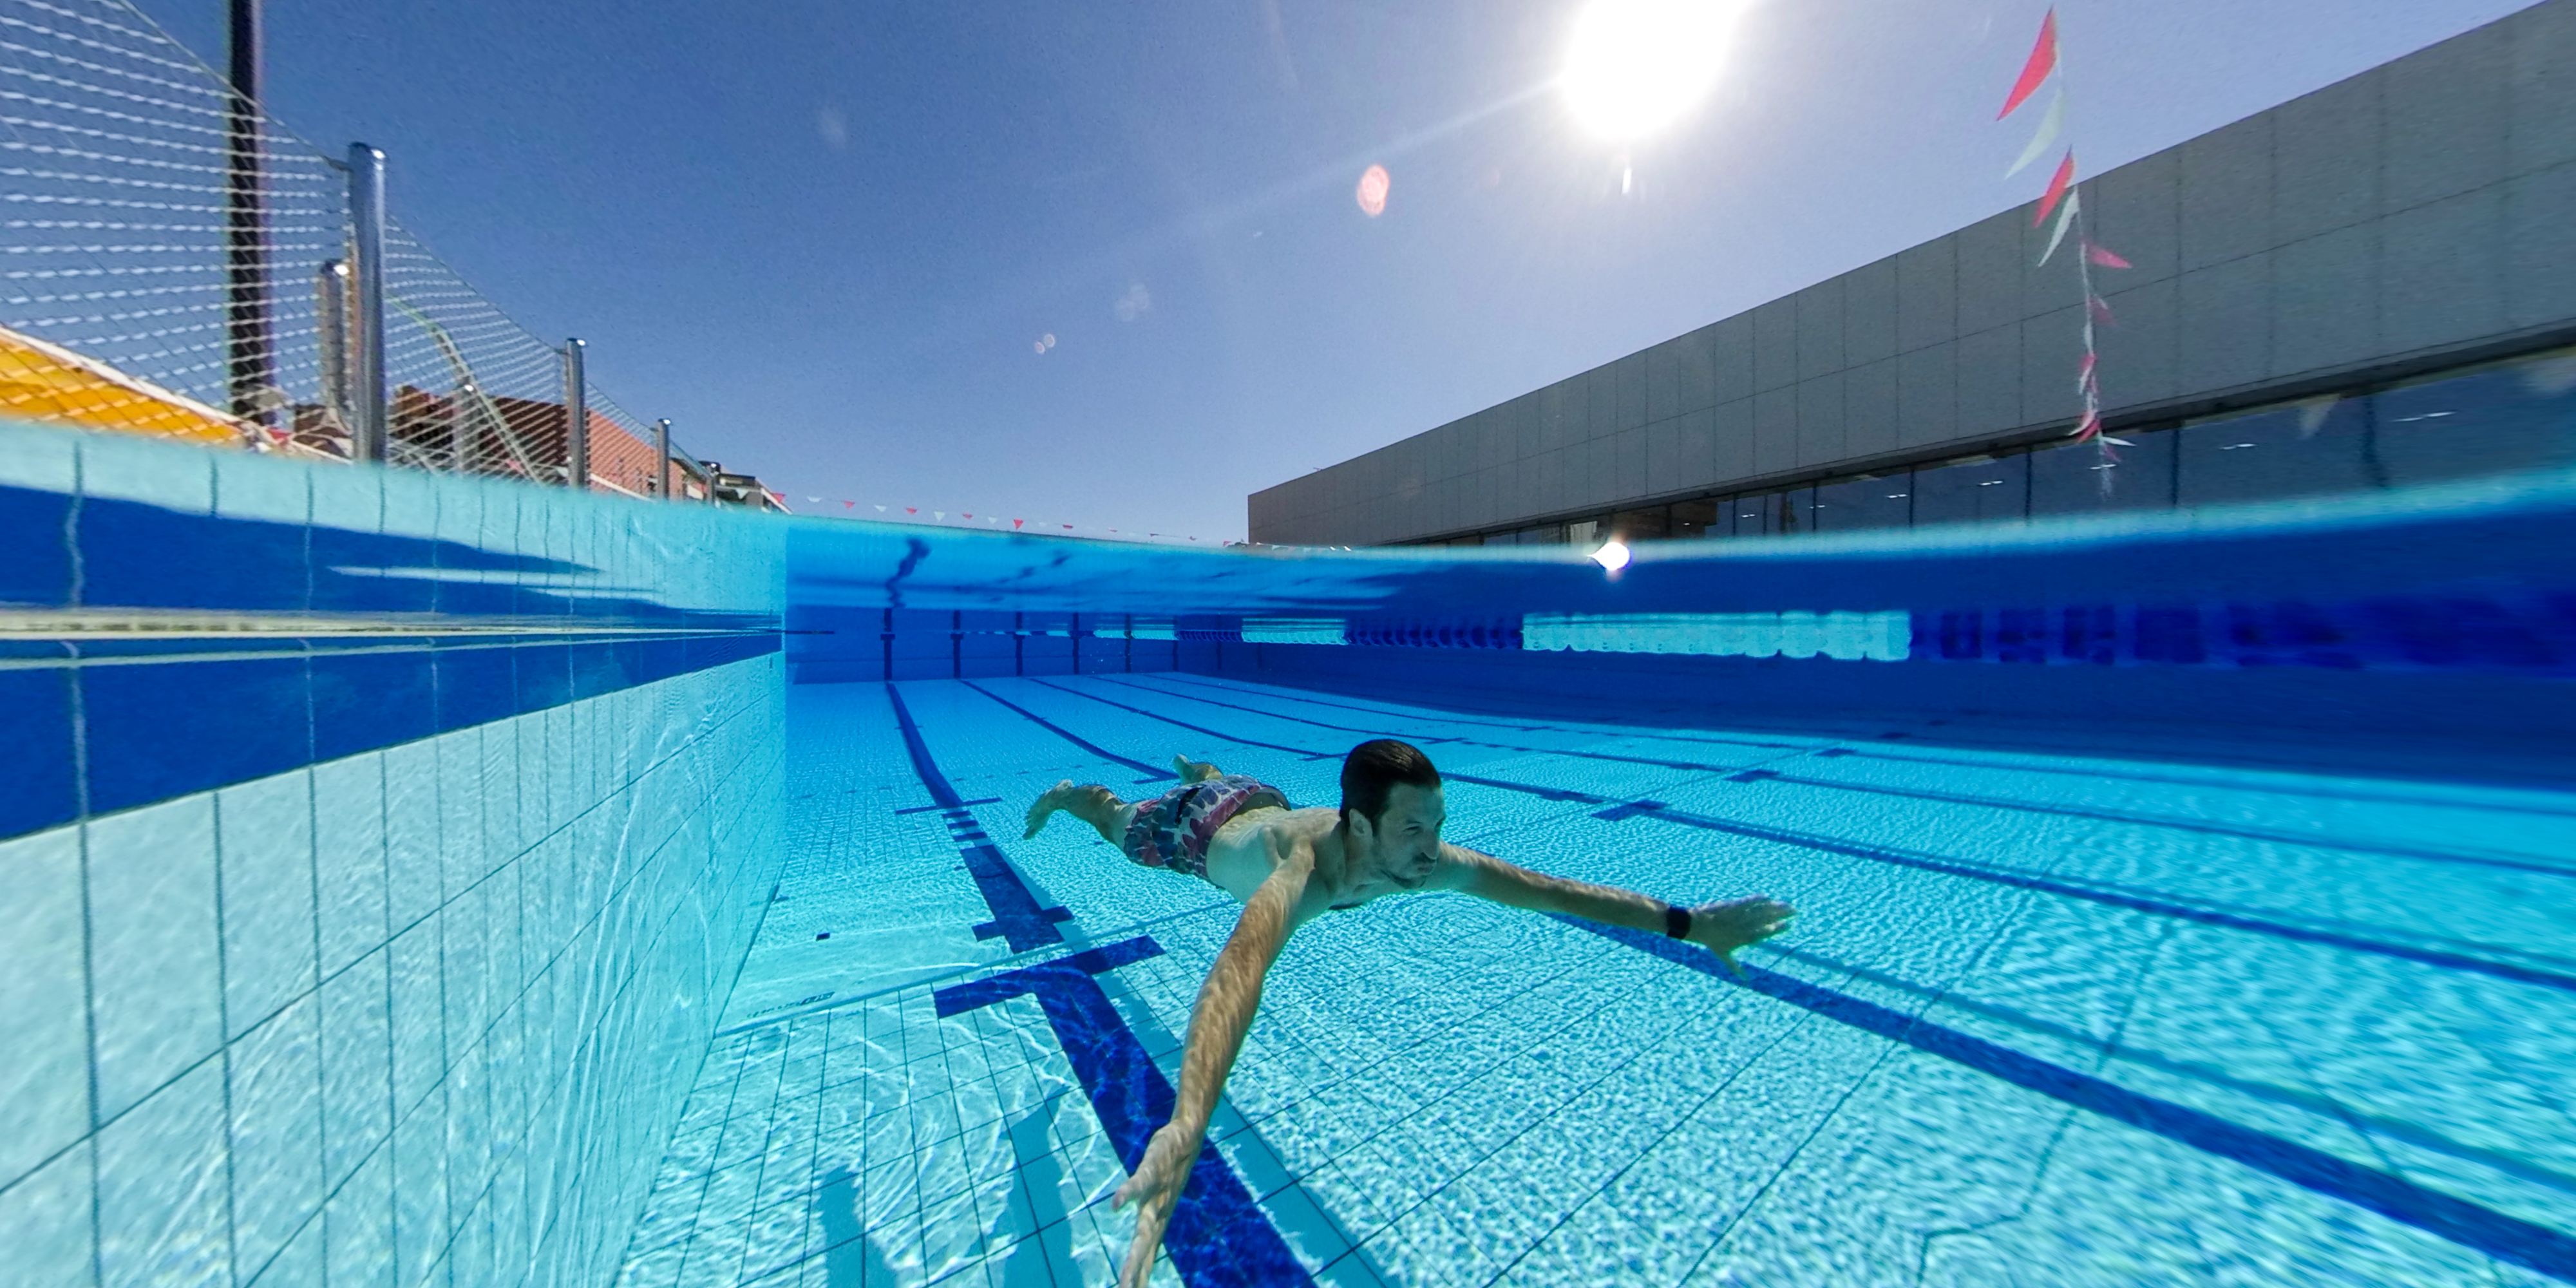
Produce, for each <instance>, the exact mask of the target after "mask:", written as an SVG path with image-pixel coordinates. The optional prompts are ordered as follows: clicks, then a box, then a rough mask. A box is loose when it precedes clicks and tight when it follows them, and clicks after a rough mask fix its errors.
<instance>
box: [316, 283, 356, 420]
mask: <svg viewBox="0 0 2576 1288" xmlns="http://www.w3.org/2000/svg"><path fill="white" fill-rule="evenodd" d="M313 331H314V335H313V341H314V347H315V348H316V349H317V350H319V351H320V352H319V353H318V354H317V355H316V356H317V357H319V358H320V359H321V364H322V406H323V407H324V409H325V410H327V411H328V412H330V414H331V415H332V417H333V418H335V419H337V420H338V421H339V422H340V428H342V429H344V430H345V429H347V428H348V427H349V402H350V399H349V353H350V344H349V342H350V339H351V336H350V334H349V262H348V261H347V260H342V259H333V260H325V261H323V263H322V266H321V267H320V268H317V269H315V270H313Z"/></svg>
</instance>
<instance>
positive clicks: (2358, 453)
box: [2174, 398, 2381, 508]
mask: <svg viewBox="0 0 2576 1288" xmlns="http://www.w3.org/2000/svg"><path fill="white" fill-rule="evenodd" d="M2370 403H2371V400H2370V399H2368V398H2345V399H2337V398H2316V399H2310V400H2308V401H2306V402H2301V403H2293V404H2291V405H2289V406H2286V407H2275V408H2271V409H2269V410H2265V411H2258V412H2255V413H2253V414H2251V415H2245V416H2230V417H2225V418H2221V419H2213V420H2203V421H2195V422H2192V423H2189V424H2186V425H2184V426H2183V427H2182V428H2181V429H2179V430H2176V431H2174V432H2175V433H2176V434H2177V435H2179V436H2180V437H2179V440H2178V442H2177V450H2178V451H2179V452H2180V454H2181V455H2180V460H2179V461H2178V462H2177V463H2176V465H2175V469H2174V499H2175V502H2176V503H2177V504H2179V505H2182V506H2184V507H2187V508H2188V507H2196V506H2203V505H2224V504H2227V503H2230V502H2238V501H2265V500H2271V499H2273V498H2275V497H2292V496H2316V495H2319V494H2322V493H2329V492H2360V491H2366V490H2368V489H2370V488H2372V487H2375V486H2380V485H2381V480H2379V479H2377V478H2374V477H2373V474H2374V473H2375V470H2374V468H2373V466H2374V462H2372V460H2371V459H2370V454H2369V446H2370V412H2371V405H2370Z"/></svg>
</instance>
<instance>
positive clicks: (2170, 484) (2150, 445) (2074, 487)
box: [2030, 431, 2174, 518]
mask: <svg viewBox="0 0 2576 1288" xmlns="http://www.w3.org/2000/svg"><path fill="white" fill-rule="evenodd" d="M2120 437H2122V438H2124V439H2127V440H2128V441H2129V443H2130V444H2131V445H2130V446H2128V447H2114V448H2112V449H2111V452H2112V460H2111V461H2108V462H2106V461H2104V460H2103V457H2102V451H2101V449H2100V448H2098V447H2096V446H2094V445H2093V444H2091V443H2065V444H2058V445H2055V446H2050V447H2041V448H2034V449H2033V450H2032V451H2031V454H2030V513H2031V517H2032V518H2039V517H2041V516H2044V515H2057V514H2103V513H2108V512H2110V511H2114V510H2162V509H2166V508H2168V507H2170V506H2172V505H2173V488H2174V477H2173V476H2174V436H2173V435H2172V434H2171V433H2167V432H2158V433H2146V434H2142V433H2137V432H2135V431H2131V432H2126V433H2123V434H2121V435H2120Z"/></svg>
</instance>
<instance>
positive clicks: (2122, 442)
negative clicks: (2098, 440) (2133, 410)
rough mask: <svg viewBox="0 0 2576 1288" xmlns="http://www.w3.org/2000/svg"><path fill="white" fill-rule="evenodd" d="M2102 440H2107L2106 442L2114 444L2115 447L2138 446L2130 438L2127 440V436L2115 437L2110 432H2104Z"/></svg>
mask: <svg viewBox="0 0 2576 1288" xmlns="http://www.w3.org/2000/svg"><path fill="white" fill-rule="evenodd" d="M2102 441H2103V442H2106V443H2109V444H2111V445H2112V446H2114V447H2135V446H2137V444H2135V443H2132V442H2130V441H2129V440H2127V439H2125V438H2113V437H2111V436H2110V435H2109V434H2104V435H2103V436H2102Z"/></svg>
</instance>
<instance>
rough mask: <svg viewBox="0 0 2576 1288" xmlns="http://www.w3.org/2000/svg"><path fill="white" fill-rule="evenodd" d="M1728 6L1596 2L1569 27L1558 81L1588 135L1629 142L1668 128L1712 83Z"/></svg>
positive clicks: (1715, 0) (1652, 0) (1693, 1)
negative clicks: (1569, 42) (1569, 36)
mask: <svg viewBox="0 0 2576 1288" xmlns="http://www.w3.org/2000/svg"><path fill="white" fill-rule="evenodd" d="M1736 7H1737V6H1736V5H1735V4H1734V3H1733V2H1732V0H1593V3H1592V4H1591V5H1590V6H1589V7H1587V8H1585V9H1584V11H1583V12H1582V13H1581V14H1580V15H1578V16H1577V17H1576V18H1575V20H1574V41H1573V43H1572V45H1570V46H1569V47H1568V48H1567V50H1566V56H1565V75H1564V78H1563V79H1562V80H1561V81H1560V82H1559V83H1560V84H1561V85H1562V86H1563V88H1564V90H1565V98H1566V104H1567V106H1569V107H1571V108H1572V109H1573V110H1574V116H1575V119H1576V120H1578V121H1580V122H1582V123H1583V126H1584V128H1585V129H1588V130H1591V131H1592V132H1593V133H1595V134H1598V135H1601V136H1602V137H1604V138H1609V139H1630V138H1635V137H1637V136H1638V135H1641V134H1645V133H1648V132H1650V131H1653V130H1655V129H1657V128H1658V127H1661V126H1663V125H1666V124H1669V123H1671V122H1672V121H1673V120H1674V119H1675V118H1676V117H1679V116H1680V115H1681V114H1682V113H1683V112H1685V111H1687V110H1689V109H1690V107H1691V105H1692V104H1694V103H1697V102H1698V101H1699V100H1700V98H1701V96H1703V95H1705V94H1707V93H1708V91H1709V88H1710V87H1711V86H1713V85H1715V84H1716V83H1717V71H1718V62H1719V59H1720V57H1721V56H1722V55H1723V54H1724V52H1725V48H1726V39H1727V35H1728V30H1729V28H1731V27H1732V26H1733V25H1734V21H1735V14H1736Z"/></svg>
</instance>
